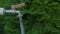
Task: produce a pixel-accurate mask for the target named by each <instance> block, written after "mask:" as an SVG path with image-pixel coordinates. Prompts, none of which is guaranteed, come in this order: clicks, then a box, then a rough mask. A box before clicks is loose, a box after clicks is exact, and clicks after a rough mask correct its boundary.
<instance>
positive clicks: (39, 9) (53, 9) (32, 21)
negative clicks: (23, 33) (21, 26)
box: [0, 0, 60, 34]
mask: <svg viewBox="0 0 60 34" xmlns="http://www.w3.org/2000/svg"><path fill="white" fill-rule="evenodd" d="M20 2H25V3H26V6H24V7H22V8H18V9H17V10H21V12H22V14H23V22H24V25H25V31H26V34H60V0H12V1H11V0H0V7H4V8H5V9H10V7H11V5H13V4H17V3H20ZM0 28H1V30H3V31H4V32H3V33H5V34H19V33H20V29H19V21H18V19H16V17H15V15H4V16H0ZM3 28H4V29H3ZM1 30H0V31H1Z"/></svg>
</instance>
